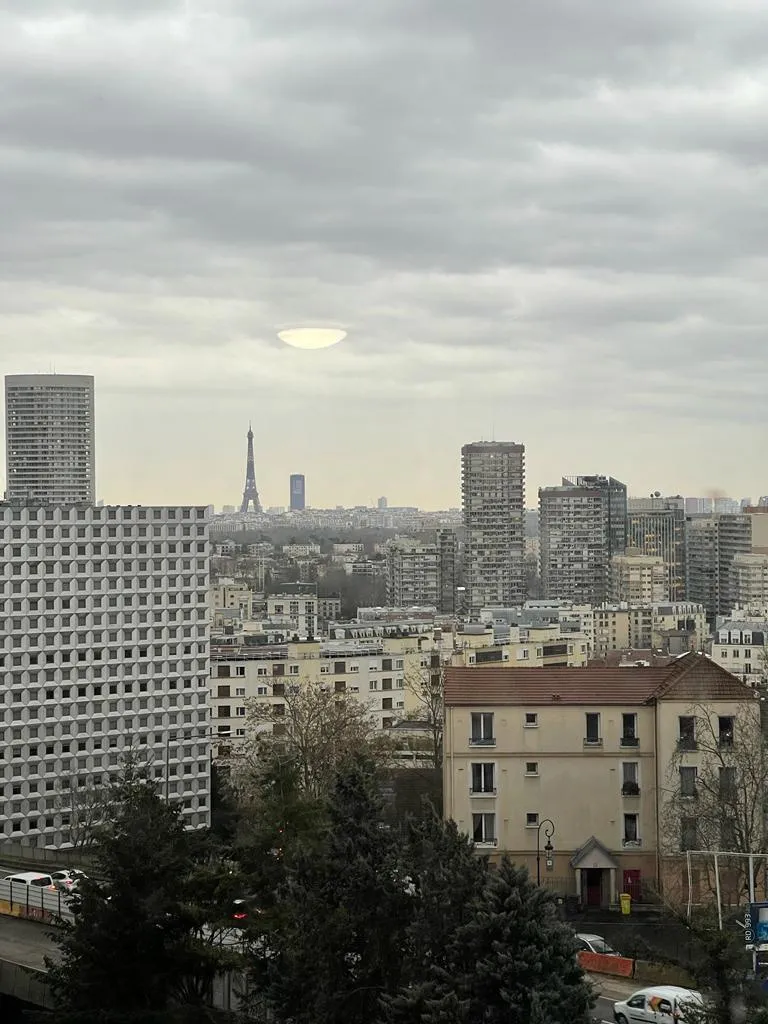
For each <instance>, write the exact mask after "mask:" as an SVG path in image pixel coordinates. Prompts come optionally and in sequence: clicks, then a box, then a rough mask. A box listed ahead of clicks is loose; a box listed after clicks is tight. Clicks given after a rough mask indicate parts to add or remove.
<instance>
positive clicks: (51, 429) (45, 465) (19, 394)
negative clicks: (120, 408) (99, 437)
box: [5, 374, 96, 505]
mask: <svg viewBox="0 0 768 1024" xmlns="http://www.w3.org/2000/svg"><path fill="white" fill-rule="evenodd" d="M5 423H6V466H7V472H6V491H5V496H6V498H7V499H8V500H9V501H18V502H23V503H26V504H32V505H34V504H41V503H42V504H51V505H79V504H86V505H92V504H93V503H94V500H95V490H96V488H95V479H96V466H95V447H96V445H95V437H94V414H93V377H88V376H73V375H71V374H18V375H13V376H8V377H6V378H5Z"/></svg>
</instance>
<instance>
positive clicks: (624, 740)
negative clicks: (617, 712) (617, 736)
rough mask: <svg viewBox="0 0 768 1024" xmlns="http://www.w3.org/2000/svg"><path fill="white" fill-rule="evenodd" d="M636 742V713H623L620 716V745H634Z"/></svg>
mask: <svg viewBox="0 0 768 1024" xmlns="http://www.w3.org/2000/svg"><path fill="white" fill-rule="evenodd" d="M637 744H638V739H637V715H635V714H624V715H622V716H621V745H622V747H636V746H637Z"/></svg>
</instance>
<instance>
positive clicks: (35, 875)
mask: <svg viewBox="0 0 768 1024" xmlns="http://www.w3.org/2000/svg"><path fill="white" fill-rule="evenodd" d="M3 881H4V882H10V883H11V886H12V888H14V889H15V888H16V887H18V888H21V886H23V885H26V886H31V887H32V888H34V889H53V888H55V886H54V884H53V879H52V878H51V876H50V875H41V874H40V873H39V872H37V871H21V872H19V874H18V875H6V876H5V878H4V879H3Z"/></svg>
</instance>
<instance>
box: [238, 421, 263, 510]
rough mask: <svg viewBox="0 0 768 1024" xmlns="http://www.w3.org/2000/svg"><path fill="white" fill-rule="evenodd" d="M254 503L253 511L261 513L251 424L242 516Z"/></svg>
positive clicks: (249, 426) (241, 508)
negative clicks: (254, 466)
mask: <svg viewBox="0 0 768 1024" xmlns="http://www.w3.org/2000/svg"><path fill="white" fill-rule="evenodd" d="M251 502H253V511H254V512H257V513H258V512H261V511H262V508H261V502H260V501H259V491H258V488H257V487H256V471H255V470H254V468H253V431H252V430H251V424H250V423H249V424H248V458H247V460H246V463H245V490H244V491H243V503H242V505H241V506H240V514H241V515H243V514H244V513H246V512H247V511H248V506H249V505H250V504H251Z"/></svg>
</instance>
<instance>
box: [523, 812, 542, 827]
mask: <svg viewBox="0 0 768 1024" xmlns="http://www.w3.org/2000/svg"><path fill="white" fill-rule="evenodd" d="M525 827H526V828H538V827H539V815H538V813H537V812H536V811H528V813H527V814H526V816H525Z"/></svg>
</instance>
